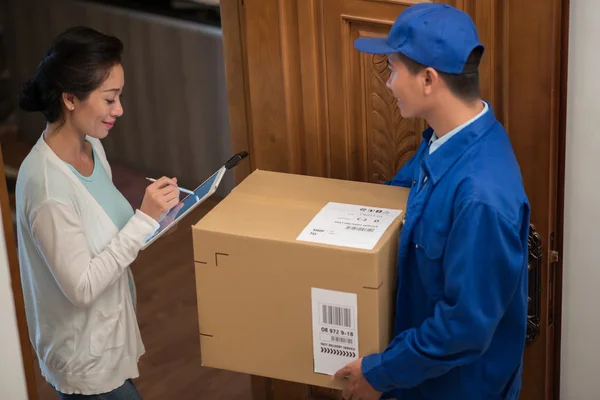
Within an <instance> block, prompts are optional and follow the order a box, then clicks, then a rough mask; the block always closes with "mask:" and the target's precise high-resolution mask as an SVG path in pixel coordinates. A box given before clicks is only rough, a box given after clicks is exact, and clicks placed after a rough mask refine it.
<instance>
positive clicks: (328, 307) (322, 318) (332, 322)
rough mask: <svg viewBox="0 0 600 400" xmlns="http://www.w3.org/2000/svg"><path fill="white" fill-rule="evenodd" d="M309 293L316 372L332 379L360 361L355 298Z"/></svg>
mask: <svg viewBox="0 0 600 400" xmlns="http://www.w3.org/2000/svg"><path fill="white" fill-rule="evenodd" d="M311 290H312V292H311V298H312V318H313V321H312V326H313V357H314V364H315V372H316V373H319V374H327V375H333V374H335V373H336V372H337V371H338V370H339V369H340V368H343V367H344V366H346V364H348V363H350V362H352V361H354V360H358V358H359V357H358V306H357V295H356V293H344V292H335V291H331V290H325V289H317V288H312V289H311Z"/></svg>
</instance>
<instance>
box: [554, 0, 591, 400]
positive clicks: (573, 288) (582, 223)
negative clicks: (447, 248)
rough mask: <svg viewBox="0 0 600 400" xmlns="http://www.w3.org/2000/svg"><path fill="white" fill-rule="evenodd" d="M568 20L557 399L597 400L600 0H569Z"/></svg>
mask: <svg viewBox="0 0 600 400" xmlns="http://www.w3.org/2000/svg"><path fill="white" fill-rule="evenodd" d="M570 17H571V21H570V43H569V81H568V85H569V87H568V99H567V149H566V152H567V154H566V175H565V176H566V178H565V179H566V182H565V184H566V187H565V240H564V283H563V290H564V292H563V322H562V323H563V326H562V357H561V358H562V363H561V399H562V400H593V399H598V398H600V379H599V375H598V374H599V372H600V345H599V343H600V342H599V340H598V338H599V335H598V332H600V315H599V311H598V310H599V306H600V245H599V244H598V238H599V237H600V234H599V231H598V226H599V225H600V179H598V172H597V171H598V160H600V132H599V131H598V130H599V129H600V110H599V108H600V99H599V97H598V94H599V93H600V78H599V74H598V71H599V70H600V51H599V50H598V38H600V24H598V21H599V18H600V1H598V0H571V15H570ZM587 307H589V308H587Z"/></svg>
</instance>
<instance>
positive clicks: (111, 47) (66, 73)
mask: <svg viewBox="0 0 600 400" xmlns="http://www.w3.org/2000/svg"><path fill="white" fill-rule="evenodd" d="M122 51H123V43H122V42H121V41H120V40H119V39H117V38H116V37H113V36H108V35H105V34H103V33H100V32H98V31H95V30H93V29H91V28H87V27H81V26H79V27H74V28H70V29H68V30H66V31H65V32H63V33H61V34H60V35H59V36H58V37H57V38H56V39H54V42H53V43H52V45H51V46H50V50H48V53H47V54H46V57H45V58H44V60H42V62H41V63H40V64H39V65H38V67H37V73H36V75H35V77H34V78H33V79H30V80H29V81H27V82H26V83H25V84H24V85H23V88H22V90H21V93H20V95H19V106H20V107H21V108H22V109H23V110H25V111H31V112H34V111H41V112H43V113H44V116H45V117H46V121H47V122H50V123H52V122H55V121H58V120H59V119H61V118H62V94H63V93H69V94H72V95H74V96H76V97H77V98H78V99H80V100H85V99H87V97H88V96H89V94H90V93H91V92H93V91H94V90H95V89H97V88H98V87H99V86H100V85H101V84H102V83H103V82H104V81H105V80H106V78H108V75H109V73H110V70H111V68H112V67H113V66H115V65H117V64H121V53H122Z"/></svg>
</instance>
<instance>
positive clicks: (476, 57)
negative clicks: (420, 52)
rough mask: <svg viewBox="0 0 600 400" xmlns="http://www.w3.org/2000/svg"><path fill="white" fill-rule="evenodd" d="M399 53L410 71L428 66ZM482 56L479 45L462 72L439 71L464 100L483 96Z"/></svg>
mask: <svg viewBox="0 0 600 400" xmlns="http://www.w3.org/2000/svg"><path fill="white" fill-rule="evenodd" d="M397 55H398V58H399V59H400V62H402V63H403V64H404V65H405V66H406V68H407V69H408V72H410V73H411V74H413V75H416V74H418V73H419V72H421V71H423V70H424V69H425V68H427V67H426V66H425V65H423V64H420V63H418V62H417V61H415V60H413V59H411V58H408V57H407V56H405V55H404V54H402V53H397ZM482 56H483V49H482V48H481V47H477V48H475V49H474V50H473V51H472V52H471V54H470V55H469V58H468V59H467V62H466V63H465V67H464V69H463V72H461V73H460V74H448V73H446V72H441V71H437V72H438V74H439V75H440V77H441V78H442V79H443V80H444V82H446V85H448V88H449V89H450V91H451V92H452V93H453V94H454V95H455V96H456V97H458V98H459V99H461V100H463V101H467V102H469V101H473V100H477V99H478V98H480V97H481V88H480V86H479V63H480V61H481V57H482Z"/></svg>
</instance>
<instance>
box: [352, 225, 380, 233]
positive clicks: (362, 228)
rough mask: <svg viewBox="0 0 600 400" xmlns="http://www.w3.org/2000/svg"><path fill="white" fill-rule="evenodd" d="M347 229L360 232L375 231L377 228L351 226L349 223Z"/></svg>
mask: <svg viewBox="0 0 600 400" xmlns="http://www.w3.org/2000/svg"><path fill="white" fill-rule="evenodd" d="M346 230H347V231H348V230H349V231H359V232H375V228H365V227H363V226H350V225H348V226H347V227H346Z"/></svg>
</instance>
